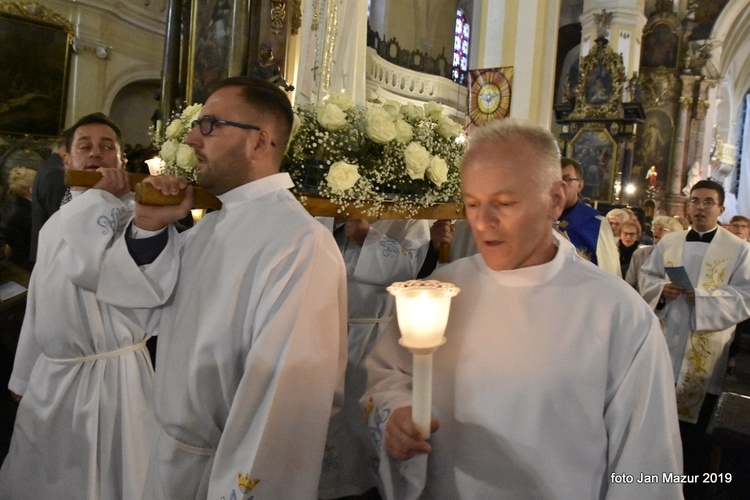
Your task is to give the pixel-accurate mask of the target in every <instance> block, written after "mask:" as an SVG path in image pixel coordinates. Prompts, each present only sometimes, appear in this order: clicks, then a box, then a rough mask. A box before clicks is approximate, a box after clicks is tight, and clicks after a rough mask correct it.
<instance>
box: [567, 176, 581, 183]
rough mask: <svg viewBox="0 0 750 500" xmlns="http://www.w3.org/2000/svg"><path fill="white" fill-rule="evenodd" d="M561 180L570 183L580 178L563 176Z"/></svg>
mask: <svg viewBox="0 0 750 500" xmlns="http://www.w3.org/2000/svg"><path fill="white" fill-rule="evenodd" d="M563 180H564V181H565V182H567V183H571V182H575V181H580V180H581V178H580V177H563Z"/></svg>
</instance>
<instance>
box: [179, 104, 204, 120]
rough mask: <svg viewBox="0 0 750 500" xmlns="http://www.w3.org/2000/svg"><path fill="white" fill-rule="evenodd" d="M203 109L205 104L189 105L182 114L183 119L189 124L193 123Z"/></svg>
mask: <svg viewBox="0 0 750 500" xmlns="http://www.w3.org/2000/svg"><path fill="white" fill-rule="evenodd" d="M201 109H203V104H193V105H191V106H188V107H187V108H185V110H184V111H183V112H182V115H181V118H182V121H184V122H185V123H187V124H188V125H189V124H191V123H193V120H197V119H198V114H200V112H201Z"/></svg>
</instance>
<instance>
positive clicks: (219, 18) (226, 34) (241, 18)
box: [186, 0, 247, 104]
mask: <svg viewBox="0 0 750 500" xmlns="http://www.w3.org/2000/svg"><path fill="white" fill-rule="evenodd" d="M190 19H191V29H190V55H189V56H188V59H189V64H188V80H187V81H188V85H187V92H186V98H187V102H188V104H192V103H196V102H200V103H202V102H205V101H206V98H207V97H208V94H209V92H210V90H211V87H212V86H213V85H214V84H215V83H217V82H219V81H220V80H222V79H224V78H227V77H229V76H237V75H239V74H240V73H241V70H242V61H243V60H244V59H245V58H246V55H247V40H246V35H247V0H238V1H234V2H230V1H229V0H193V3H192V11H191V15H190ZM243 36H244V38H245V39H244V40H243Z"/></svg>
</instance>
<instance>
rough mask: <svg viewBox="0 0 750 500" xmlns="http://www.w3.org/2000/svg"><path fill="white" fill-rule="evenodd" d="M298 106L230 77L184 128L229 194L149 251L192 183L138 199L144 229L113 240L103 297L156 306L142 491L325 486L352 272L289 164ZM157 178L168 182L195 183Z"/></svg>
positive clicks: (220, 190)
mask: <svg viewBox="0 0 750 500" xmlns="http://www.w3.org/2000/svg"><path fill="white" fill-rule="evenodd" d="M292 120H293V113H292V109H291V104H290V103H289V100H288V98H287V97H286V95H284V93H283V92H282V91H281V90H279V89H278V87H276V86H274V85H273V84H270V83H268V82H264V81H261V80H252V79H248V78H241V77H237V78H230V79H227V80H224V81H223V82H221V83H220V86H219V87H218V88H217V90H215V91H214V92H213V93H212V94H211V95H210V96H209V97H208V99H207V101H206V103H205V105H204V106H203V109H202V111H201V115H200V118H199V119H198V120H197V121H196V122H194V124H193V128H192V130H191V132H190V133H189V134H188V135H187V137H186V143H187V144H189V145H190V146H192V147H193V149H194V150H195V153H196V157H197V159H198V183H199V185H200V186H202V187H203V188H205V189H207V190H208V191H209V192H211V193H213V194H215V195H217V196H218V197H219V199H220V200H221V202H222V203H223V207H222V208H221V209H220V210H217V211H215V212H212V213H209V214H207V215H206V216H205V217H203V219H202V220H201V221H200V222H198V223H197V224H196V225H195V226H194V227H193V228H192V229H190V230H188V231H185V232H184V233H181V234H179V235H178V234H176V232H175V231H173V230H172V228H171V227H170V228H169V229H168V230H167V231H168V233H169V235H168V236H169V237H168V242H167V243H166V247H164V248H163V250H162V251H161V253H160V254H159V255H158V256H157V257H156V258H155V259H153V260H151V259H145V261H144V260H141V254H140V252H139V251H138V249H139V248H140V247H141V246H142V245H143V246H147V245H148V241H149V240H152V239H153V238H155V237H158V236H153V235H152V233H157V235H158V234H163V233H161V232H159V231H162V228H164V227H165V226H166V225H167V224H168V223H169V222H172V221H175V220H179V219H180V218H182V217H183V216H184V215H185V214H186V213H187V210H188V208H189V207H190V203H191V198H192V196H191V189H190V188H188V189H187V196H186V197H185V200H184V201H183V203H182V204H181V205H180V206H177V207H150V206H144V205H142V204H137V205H136V215H135V219H134V223H133V225H132V226H131V232H130V233H128V234H127V235H126V238H124V239H120V240H118V241H117V242H116V244H115V246H114V247H113V248H112V251H111V252H110V253H109V254H108V255H107V261H106V263H105V268H106V267H107V266H108V265H109V263H110V262H112V269H113V270H116V271H117V272H113V273H111V274H108V275H107V276H105V277H104V278H103V279H102V283H101V284H100V289H99V296H100V298H101V299H102V300H105V301H107V302H112V303H118V304H120V305H129V306H130V307H134V308H138V307H152V306H158V307H157V308H156V309H155V310H154V313H155V314H156V315H157V316H158V317H159V326H158V330H157V332H158V334H159V348H158V350H157V361H156V366H157V367H158V370H157V372H156V381H155V388H154V393H155V397H154V404H155V413H156V418H157V420H158V423H159V425H158V427H159V429H158V437H157V438H156V439H155V440H154V443H153V447H152V453H151V460H150V462H149V475H148V477H147V480H146V487H145V491H144V494H143V498H144V499H154V500H157V499H158V500H162V499H176V498H212V499H214V498H215V499H219V498H227V499H229V498H238V499H240V498H295V499H314V498H317V493H318V481H319V478H320V470H321V467H322V462H323V451H324V445H325V437H326V431H327V428H328V422H329V419H330V417H331V413H332V407H333V405H334V396H335V395H336V393H337V391H339V392H342V391H343V386H342V383H343V375H344V368H345V360H346V330H345V329H346V281H345V280H346V274H345V271H344V265H343V262H342V259H341V254H340V253H339V250H338V248H337V246H336V243H335V242H334V240H333V238H332V237H331V234H330V232H328V231H326V229H325V228H324V227H323V226H322V225H320V224H319V223H318V222H317V221H316V220H315V219H313V218H312V217H310V215H309V214H308V213H307V212H306V210H305V209H304V208H303V207H302V206H301V205H300V204H299V202H297V200H296V199H295V198H294V196H293V195H292V194H291V193H290V192H289V188H290V187H292V181H291V179H290V177H289V176H288V174H285V173H283V174H282V173H279V172H278V169H279V165H280V163H281V159H282V156H283V154H284V146H285V145H286V144H287V143H288V139H289V133H290V130H291V125H292ZM144 182H146V183H148V184H151V185H152V186H154V187H156V188H157V189H159V190H161V191H162V193H165V194H166V193H174V192H177V191H178V190H179V188H184V187H185V186H186V181H185V180H184V179H180V178H176V177H169V176H159V177H153V178H148V179H146V180H145V181H144ZM130 253H133V255H134V258H135V259H136V260H134V259H133V258H131V257H130V255H129V254H130ZM149 260H151V261H150V262H149ZM137 263H141V265H140V266H138V265H137ZM122 280H124V282H123V281H122ZM123 285H124V286H123ZM339 396H340V395H339Z"/></svg>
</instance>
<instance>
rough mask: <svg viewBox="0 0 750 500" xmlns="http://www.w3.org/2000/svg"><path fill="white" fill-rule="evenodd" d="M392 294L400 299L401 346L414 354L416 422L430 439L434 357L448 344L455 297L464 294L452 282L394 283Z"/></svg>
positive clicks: (413, 391)
mask: <svg viewBox="0 0 750 500" xmlns="http://www.w3.org/2000/svg"><path fill="white" fill-rule="evenodd" d="M388 291H389V292H390V293H391V294H392V295H393V296H394V297H396V314H397V316H398V327H399V330H401V340H400V341H399V343H400V344H401V345H402V346H404V347H406V348H407V349H409V350H410V351H411V352H412V355H413V373H412V420H414V423H416V424H417V425H418V426H419V428H420V429H421V430H422V432H423V433H424V434H425V437H429V436H430V419H431V407H432V354H433V353H434V352H435V350H436V349H437V348H438V347H440V346H441V345H442V344H444V343H445V338H444V337H443V335H444V334H445V327H446V326H447V325H448V314H449V312H450V304H451V298H452V297H455V296H456V294H458V292H459V291H460V289H459V288H458V287H455V286H453V285H452V284H450V283H441V282H439V281H419V280H411V281H406V282H400V283H394V284H393V285H391V286H389V287H388Z"/></svg>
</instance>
